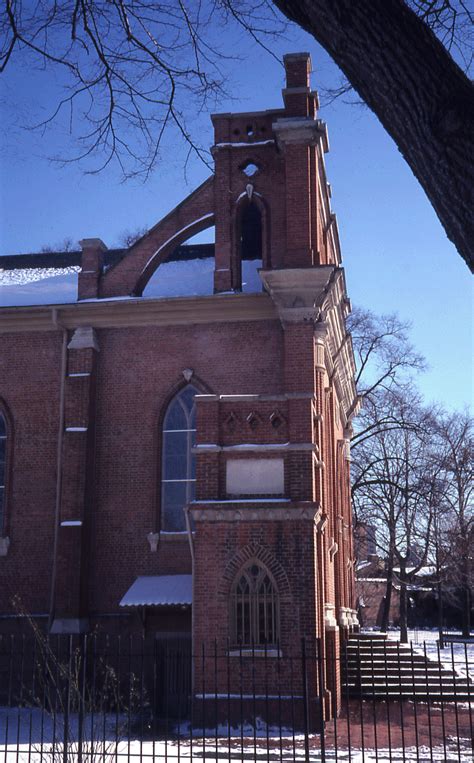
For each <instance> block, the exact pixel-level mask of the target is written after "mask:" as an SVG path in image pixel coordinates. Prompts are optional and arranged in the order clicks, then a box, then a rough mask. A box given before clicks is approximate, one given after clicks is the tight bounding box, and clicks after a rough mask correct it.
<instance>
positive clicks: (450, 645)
mask: <svg viewBox="0 0 474 763" xmlns="http://www.w3.org/2000/svg"><path fill="white" fill-rule="evenodd" d="M445 635H455V636H456V637H457V638H461V637H460V636H459V634H457V635H456V634H445ZM388 638H389V639H391V640H392V641H398V640H399V638H400V631H399V630H398V629H397V630H389V632H388ZM438 639H439V634H438V631H437V630H425V629H423V628H416V629H415V630H410V631H408V641H409V643H411V644H412V646H413V651H415V652H418V653H420V654H426V656H427V657H428V658H429V659H431V660H436V661H438V660H440V661H441V663H442V664H443V666H444V667H446V669H447V670H452V669H453V665H454V668H455V670H456V672H457V673H458V674H459V675H460V676H466V674H467V673H468V674H469V677H470V678H471V679H472V680H473V681H474V633H473V634H472V641H470V642H469V643H468V642H466V641H446V642H445V646H444V649H439V650H438Z"/></svg>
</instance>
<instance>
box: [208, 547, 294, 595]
mask: <svg viewBox="0 0 474 763" xmlns="http://www.w3.org/2000/svg"><path fill="white" fill-rule="evenodd" d="M253 559H254V560H255V561H256V562H261V563H262V564H263V565H264V566H265V567H266V568H267V569H268V570H269V572H271V574H272V576H273V578H274V580H275V583H276V584H277V586H278V593H279V595H280V596H290V594H291V589H290V583H289V580H288V576H287V574H286V572H285V570H284V569H283V567H282V566H281V564H280V562H279V561H278V559H276V557H275V556H274V555H273V553H272V552H271V550H270V549H269V548H268V547H267V546H263V545H261V544H259V543H249V544H248V545H247V546H244V548H241V549H239V551H237V553H236V554H235V556H234V557H233V558H232V559H231V561H230V562H229V563H228V564H227V566H226V568H225V570H224V573H223V575H222V580H221V582H220V585H219V588H218V595H219V596H222V597H224V598H227V597H228V596H229V592H230V589H231V586H232V583H233V582H234V580H235V578H236V576H237V574H238V572H239V570H241V569H242V567H244V566H246V565H247V564H249V563H250V562H251V561H252V560H253Z"/></svg>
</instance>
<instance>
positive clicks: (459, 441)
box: [433, 411, 474, 637]
mask: <svg viewBox="0 0 474 763" xmlns="http://www.w3.org/2000/svg"><path fill="white" fill-rule="evenodd" d="M434 435H435V442H434V443H433V446H434V448H435V453H434V458H433V460H434V462H435V464H436V467H437V469H438V479H439V486H440V492H441V496H440V509H439V521H438V524H439V532H438V534H437V535H438V537H437V543H438V546H439V553H440V554H441V563H440V567H441V571H442V583H443V588H444V595H445V597H446V598H447V600H448V602H450V603H453V604H454V605H455V606H456V607H457V608H459V609H460V610H461V612H462V632H463V636H465V637H468V636H469V635H470V631H471V625H472V622H471V616H472V615H471V613H472V608H473V591H474V422H473V418H472V416H471V415H470V414H469V413H468V412H467V411H463V412H455V413H450V414H446V413H444V414H442V415H440V416H439V417H438V418H437V421H436V427H435V431H434Z"/></svg>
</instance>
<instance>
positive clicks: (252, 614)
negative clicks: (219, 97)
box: [188, 53, 357, 712]
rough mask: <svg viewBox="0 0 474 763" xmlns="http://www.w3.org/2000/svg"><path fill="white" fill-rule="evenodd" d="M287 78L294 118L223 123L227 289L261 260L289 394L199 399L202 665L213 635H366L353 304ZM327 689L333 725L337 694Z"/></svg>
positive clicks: (219, 207) (300, 71)
mask: <svg viewBox="0 0 474 763" xmlns="http://www.w3.org/2000/svg"><path fill="white" fill-rule="evenodd" d="M285 69H286V87H285V89H284V90H283V102H284V108H282V109H275V110H270V111H262V112H253V113H240V114H217V115H214V116H213V117H212V120H213V124H214V130H215V143H214V146H213V149H212V150H213V155H214V159H215V180H214V184H215V185H214V215H215V226H216V248H215V274H214V290H215V292H216V293H228V292H235V291H239V289H240V288H241V283H242V265H243V263H244V262H245V259H246V258H248V259H258V260H261V267H260V269H259V272H260V276H261V280H262V285H263V288H264V291H265V292H266V294H267V295H268V297H269V299H270V300H271V304H272V306H273V310H274V316H275V321H276V323H275V331H277V332H278V335H279V342H280V348H281V355H280V357H279V358H278V359H277V358H275V363H281V364H282V366H283V368H282V369H281V371H282V373H281V380H282V382H281V389H280V390H279V391H278V392H277V393H272V392H269V390H268V389H264V388H255V390H254V391H253V394H244V395H241V394H238V393H239V390H237V389H235V390H234V394H214V395H198V396H197V398H196V402H197V446H196V448H195V452H196V455H197V499H196V501H195V502H194V503H193V504H191V505H190V507H189V508H188V511H189V513H190V515H191V518H192V522H193V523H194V527H195V539H194V577H193V579H194V598H193V623H194V625H193V629H194V630H193V639H194V649H195V650H196V653H199V650H200V648H201V645H203V644H204V643H205V642H206V639H207V637H208V633H209V623H210V622H211V623H212V624H213V628H214V633H216V634H217V637H218V640H219V642H220V643H221V644H222V645H223V648H224V645H226V644H227V645H228V648H229V649H230V650H231V652H232V653H239V649H240V654H242V649H251V650H252V651H253V653H255V650H257V651H258V649H261V650H264V651H265V654H266V656H267V658H268V656H269V655H270V654H272V655H273V656H278V655H279V654H288V653H289V652H290V651H291V649H292V646H293V645H294V644H295V643H299V640H300V639H301V638H304V639H306V640H307V641H308V643H309V644H313V645H314V644H315V640H316V639H318V640H319V643H320V644H321V645H322V648H323V649H324V650H325V651H330V650H332V651H333V652H335V651H336V650H337V649H338V647H339V641H340V638H341V635H342V634H344V633H345V632H347V631H348V630H350V629H352V628H353V627H355V626H356V624H357V620H356V616H355V612H354V593H353V582H352V576H353V571H352V564H353V560H352V539H351V532H352V531H351V508H350V490H349V461H348V458H349V435H350V421H351V418H352V416H353V414H354V412H355V409H356V407H357V402H356V401H357V396H356V391H355V385H354V360H353V355H352V347H351V340H350V336H349V335H348V334H347V332H346V328H345V318H346V316H347V314H348V312H349V311H350V303H349V300H348V298H347V295H346V288H345V279H344V272H343V270H342V268H341V266H340V265H341V257H340V251H339V240H338V235H337V225H336V221H335V216H334V214H333V213H332V212H331V208H330V189H329V185H328V183H327V179H326V172H325V165H324V154H325V152H327V151H328V148H329V146H328V138H327V131H326V126H325V124H324V122H323V121H322V120H321V119H319V118H318V114H317V109H318V99H317V94H316V93H315V92H314V91H312V90H311V88H310V81H309V77H310V69H311V60H310V57H309V55H308V54H307V53H298V54H292V55H288V56H285ZM268 297H267V299H268ZM248 341H249V342H251V341H252V333H251V331H249V339H248ZM223 362H225V360H223ZM256 362H258V359H256ZM279 368H281V367H279ZM259 581H260V582H259ZM262 581H267V582H265V584H264V583H263V582H262ZM260 585H262V586H264V588H265V586H266V588H265V591H266V593H265V594H264V593H262V591H263V590H264V589H263V588H262V589H260V588H259V586H260ZM262 597H263V599H262ZM262 601H264V602H266V603H265V604H262V603H261V602H262ZM262 607H263V609H262ZM262 623H263V625H262ZM232 650H234V651H232ZM236 650H237V651H236ZM326 678H327V680H326V685H327V686H329V687H330V689H329V691H328V696H327V697H326V698H325V700H326V712H330V708H334V707H337V703H338V692H339V687H338V681H337V678H336V677H334V676H327V677H326ZM315 681H316V679H315Z"/></svg>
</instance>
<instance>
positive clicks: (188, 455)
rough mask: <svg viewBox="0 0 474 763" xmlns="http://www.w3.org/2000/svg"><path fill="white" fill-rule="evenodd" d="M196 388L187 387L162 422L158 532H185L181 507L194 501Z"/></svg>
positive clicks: (169, 406)
mask: <svg viewBox="0 0 474 763" xmlns="http://www.w3.org/2000/svg"><path fill="white" fill-rule="evenodd" d="M197 392H198V390H197V389H196V387H193V385H192V384H188V386H187V387H184V388H183V389H182V390H181V391H180V392H178V394H177V395H175V397H174V398H173V399H172V401H171V402H170V404H169V405H168V408H167V410H166V414H165V418H164V421H163V460H162V471H161V529H162V530H164V531H165V532H166V531H168V532H180V531H182V530H185V529H186V521H185V517H184V512H183V507H184V506H185V505H186V504H187V503H189V502H190V501H192V500H193V498H194V493H195V485H196V459H195V456H194V455H193V454H192V452H191V448H192V447H193V445H194V444H195V440H196V406H195V404H194V395H195V394H196V393H197Z"/></svg>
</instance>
